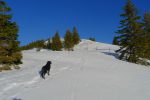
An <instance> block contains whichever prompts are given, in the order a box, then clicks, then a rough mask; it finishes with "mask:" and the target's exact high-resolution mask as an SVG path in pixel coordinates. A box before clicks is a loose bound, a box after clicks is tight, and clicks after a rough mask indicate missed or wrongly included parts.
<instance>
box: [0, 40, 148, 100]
mask: <svg viewBox="0 0 150 100" xmlns="http://www.w3.org/2000/svg"><path fill="white" fill-rule="evenodd" d="M74 49H75V51H70V52H68V51H61V52H57V51H48V50H42V51H40V52H37V51H36V50H35V49H33V50H28V51H23V64H22V65H21V67H22V68H21V69H20V70H13V71H10V72H2V73H0V100H149V99H150V69H149V68H148V67H145V66H141V65H136V64H132V63H128V62H124V61H120V60H118V59H117V58H116V57H117V55H116V54H115V52H114V50H116V49H118V46H114V45H110V44H104V43H98V42H92V41H89V40H82V42H81V43H80V44H79V45H77V46H75V48H74ZM47 60H51V61H52V69H51V72H50V76H47V75H46V79H45V80H43V79H41V78H40V76H39V71H40V69H41V67H42V66H43V65H45V63H46V61H47Z"/></svg>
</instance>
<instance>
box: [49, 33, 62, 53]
mask: <svg viewBox="0 0 150 100" xmlns="http://www.w3.org/2000/svg"><path fill="white" fill-rule="evenodd" d="M51 45H52V50H54V51H61V49H62V42H61V40H60V36H59V33H58V32H56V34H55V36H54V37H53V38H52V44H51Z"/></svg>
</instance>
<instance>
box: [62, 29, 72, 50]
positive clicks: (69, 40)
mask: <svg viewBox="0 0 150 100" xmlns="http://www.w3.org/2000/svg"><path fill="white" fill-rule="evenodd" d="M73 47H74V43H73V38H72V34H71V32H70V30H67V31H66V34H65V37H64V48H65V49H66V50H68V51H70V50H73Z"/></svg>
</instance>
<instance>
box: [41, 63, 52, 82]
mask: <svg viewBox="0 0 150 100" xmlns="http://www.w3.org/2000/svg"><path fill="white" fill-rule="evenodd" d="M51 64H52V62H51V61H47V64H46V65H45V66H43V67H42V69H41V71H40V74H41V77H42V78H43V79H45V74H46V73H47V74H48V75H49V72H50V69H51Z"/></svg>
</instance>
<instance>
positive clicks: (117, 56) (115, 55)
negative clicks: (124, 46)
mask: <svg viewBox="0 0 150 100" xmlns="http://www.w3.org/2000/svg"><path fill="white" fill-rule="evenodd" d="M102 53H104V54H106V55H109V56H113V57H114V58H116V59H119V54H117V53H113V52H102Z"/></svg>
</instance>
